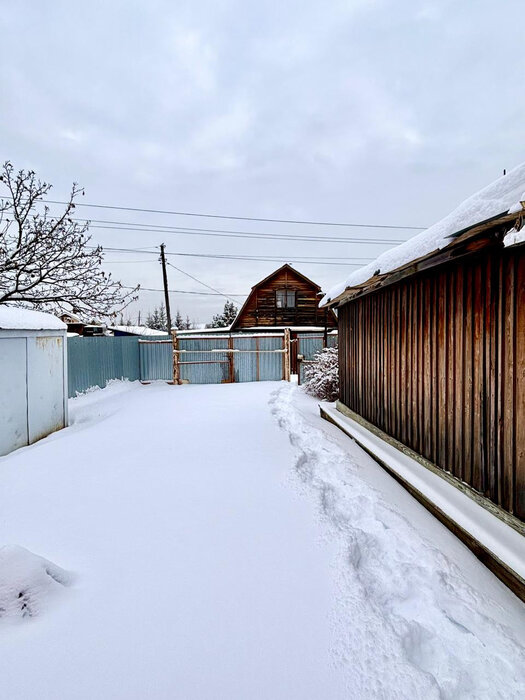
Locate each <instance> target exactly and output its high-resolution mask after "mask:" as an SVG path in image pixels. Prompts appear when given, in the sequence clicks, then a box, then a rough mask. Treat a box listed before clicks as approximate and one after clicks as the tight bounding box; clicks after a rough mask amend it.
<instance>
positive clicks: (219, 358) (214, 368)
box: [179, 336, 229, 384]
mask: <svg viewBox="0 0 525 700" xmlns="http://www.w3.org/2000/svg"><path fill="white" fill-rule="evenodd" d="M222 348H224V349H226V348H228V338H216V337H214V338H213V337H212V338H185V337H182V336H181V337H180V338H179V350H184V351H185V352H181V353H180V355H179V358H180V363H181V364H180V378H181V379H183V380H186V381H188V382H190V384H222V383H223V382H227V381H228V380H229V361H228V353H225V352H213V353H212V352H205V353H204V352H199V350H201V351H202V350H221V349H222ZM187 363H189V364H187Z"/></svg>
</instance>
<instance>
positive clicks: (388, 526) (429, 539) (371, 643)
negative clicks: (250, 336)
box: [272, 385, 525, 699]
mask: <svg viewBox="0 0 525 700" xmlns="http://www.w3.org/2000/svg"><path fill="white" fill-rule="evenodd" d="M272 410H273V412H274V414H275V415H276V417H277V419H278V421H279V424H280V425H281V427H282V428H284V429H285V430H286V431H287V432H288V434H289V437H290V441H291V443H292V445H294V447H295V450H296V460H295V468H296V472H297V473H298V475H299V477H300V479H301V481H302V482H303V483H304V484H305V485H307V486H308V487H313V489H314V491H315V492H316V493H317V494H318V501H319V504H320V510H321V512H322V514H323V519H324V520H325V522H326V523H327V525H328V527H329V528H330V529H331V531H332V532H334V533H335V534H336V536H337V537H338V539H339V540H340V542H341V543H342V545H343V554H342V556H341V561H340V569H341V571H342V572H343V574H344V582H343V584H342V586H341V594H340V598H339V606H340V613H341V619H342V620H344V622H345V624H342V625H340V627H339V633H340V635H341V637H340V639H339V645H338V649H339V654H340V656H341V658H342V659H343V660H344V662H345V663H346V664H348V666H349V667H351V668H352V676H353V694H352V696H351V697H354V698H370V697H372V698H378V697H381V698H382V697H388V698H423V697H425V698H451V699H452V698H454V699H457V698H523V697H524V694H525V606H523V604H522V603H521V602H520V601H518V599H517V598H515V597H514V596H513V595H512V594H511V593H510V592H509V591H508V590H507V589H505V587H504V586H503V584H501V583H500V582H499V581H498V580H497V579H496V578H495V577H494V576H493V575H492V574H491V573H490V572H489V571H488V570H487V569H486V568H485V567H483V566H482V565H481V563H480V562H478V560H477V559H476V558H475V557H474V556H473V554H471V552H470V551H468V550H467V549H466V548H465V547H464V546H463V545H462V544H461V543H460V542H459V541H458V540H457V539H456V538H454V537H453V535H452V534H451V533H449V532H448V530H446V528H444V527H443V526H442V525H441V524H440V523H439V522H438V521H437V520H436V519H434V518H433V517H432V516H431V515H430V514H429V513H428V512H427V511H426V510H425V509H424V508H423V507H422V506H420V505H419V504H418V503H417V502H416V501H415V500H414V499H412V498H411V497H410V496H409V495H408V494H407V493H406V492H405V491H404V490H403V489H402V487H401V486H400V485H399V484H398V483H397V482H396V481H394V480H393V479H392V478H391V477H390V476H389V475H387V474H386V472H384V471H383V470H382V469H381V468H380V467H379V466H378V465H377V464H376V463H375V462H374V461H373V460H372V459H371V458H369V457H368V456H367V455H366V454H365V453H364V452H363V451H362V450H361V449H360V448H359V446H358V445H356V443H355V442H353V441H351V440H350V439H349V438H348V437H346V436H344V435H343V434H342V433H341V432H340V431H339V430H337V428H335V427H334V426H332V425H331V424H329V423H327V422H325V421H323V420H321V419H320V418H319V416H318V410H317V406H316V405H315V403H314V402H313V401H312V400H311V399H310V398H308V397H306V396H305V395H304V394H303V393H302V392H301V391H300V390H299V389H298V388H297V387H294V386H290V385H289V386H282V387H281V388H280V389H279V390H278V391H277V392H275V393H274V395H273V397H272Z"/></svg>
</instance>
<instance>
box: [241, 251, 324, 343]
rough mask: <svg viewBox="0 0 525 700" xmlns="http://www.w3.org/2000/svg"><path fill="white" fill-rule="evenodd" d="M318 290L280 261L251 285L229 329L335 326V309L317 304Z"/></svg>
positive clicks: (316, 285)
mask: <svg viewBox="0 0 525 700" xmlns="http://www.w3.org/2000/svg"><path fill="white" fill-rule="evenodd" d="M320 293H321V287H319V285H318V284H316V283H315V282H312V280H310V279H308V277H305V275H303V274H301V273H300V272H298V271H297V270H295V269H294V268H293V267H291V265H288V264H286V265H283V266H282V267H280V268H279V269H278V270H275V271H274V272H272V273H271V275H268V277H265V278H264V279H263V280H261V281H260V282H258V283H257V284H256V285H254V286H253V287H252V290H251V292H250V294H249V296H248V298H247V299H246V301H245V302H244V304H243V306H242V308H241V310H240V311H239V313H238V314H237V318H236V319H235V321H234V322H233V324H232V326H231V330H232V331H233V330H235V331H238V330H243V329H250V330H259V329H261V328H262V329H264V328H268V327H272V328H291V329H298V328H300V329H302V330H307V329H308V328H316V329H324V328H325V327H327V328H329V329H332V328H337V317H336V315H335V314H334V312H333V311H332V310H331V309H320V308H319V295H320Z"/></svg>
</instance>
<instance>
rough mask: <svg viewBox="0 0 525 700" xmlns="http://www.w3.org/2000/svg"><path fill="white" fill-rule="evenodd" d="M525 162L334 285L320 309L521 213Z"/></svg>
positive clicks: (524, 200)
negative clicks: (482, 226) (491, 222)
mask: <svg viewBox="0 0 525 700" xmlns="http://www.w3.org/2000/svg"><path fill="white" fill-rule="evenodd" d="M524 190H525V163H522V164H521V165H518V166H517V167H516V168H514V169H513V170H511V171H510V172H509V173H507V175H503V176H502V177H500V178H498V179H497V180H495V181H494V182H492V183H491V184H490V185H488V186H487V187H484V188H483V189H482V190H480V191H479V192H477V193H476V194H474V195H472V196H471V197H469V198H468V199H466V200H465V201H464V202H462V203H461V204H460V205H459V206H458V207H456V209H454V211H452V212H451V213H450V214H448V215H447V216H445V218H443V219H441V220H440V221H438V222H437V223H435V224H434V225H433V226H431V227H430V228H428V229H426V230H425V231H422V232H421V233H419V234H417V235H416V236H414V237H413V238H410V239H409V240H408V241H405V243H402V244H401V245H398V246H396V247H395V248H391V249H390V250H387V251H385V252H384V253H382V254H381V255H380V256H379V257H378V258H376V259H375V260H374V261H373V262H371V263H369V264H368V265H365V266H364V267H361V268H359V269H358V270H355V271H354V272H352V273H351V274H350V276H349V277H347V279H346V280H344V281H343V282H340V283H338V284H336V285H334V286H333V287H332V288H331V289H330V290H329V291H328V292H327V294H325V296H324V297H323V298H322V299H321V302H320V306H324V305H326V304H328V303H329V302H330V301H331V300H333V299H336V298H337V297H338V296H339V295H340V294H342V293H343V292H344V291H345V290H346V289H348V288H349V287H355V286H357V285H360V284H363V283H364V282H367V281H368V280H369V279H371V278H372V277H374V276H375V275H376V274H385V273H387V272H392V271H393V270H397V269H398V268H400V267H402V266H404V265H407V264H408V263H410V262H412V261H413V260H417V259H418V258H421V257H423V256H425V255H428V254H430V253H433V252H434V251H437V250H441V249H442V248H445V247H446V246H447V245H449V243H450V242H451V240H450V238H449V237H450V236H451V235H452V234H454V233H457V232H459V231H462V230H463V229H465V228H468V227H469V226H473V225H474V224H477V223H479V222H481V221H485V220H486V219H490V218H491V217H493V216H497V215H499V214H505V213H507V212H508V213H519V212H520V211H522V210H523V207H522V204H521V203H522V202H525V192H524Z"/></svg>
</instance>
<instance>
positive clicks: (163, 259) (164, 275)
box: [160, 243, 171, 335]
mask: <svg viewBox="0 0 525 700" xmlns="http://www.w3.org/2000/svg"><path fill="white" fill-rule="evenodd" d="M164 248H165V245H164V243H161V244H160V262H161V264H162V279H163V282H164V303H165V305H166V318H167V320H168V334H169V335H171V312H170V295H169V294H168V275H167V272H166V256H165V255H164Z"/></svg>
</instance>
